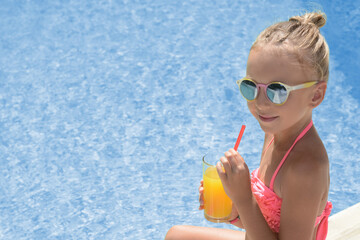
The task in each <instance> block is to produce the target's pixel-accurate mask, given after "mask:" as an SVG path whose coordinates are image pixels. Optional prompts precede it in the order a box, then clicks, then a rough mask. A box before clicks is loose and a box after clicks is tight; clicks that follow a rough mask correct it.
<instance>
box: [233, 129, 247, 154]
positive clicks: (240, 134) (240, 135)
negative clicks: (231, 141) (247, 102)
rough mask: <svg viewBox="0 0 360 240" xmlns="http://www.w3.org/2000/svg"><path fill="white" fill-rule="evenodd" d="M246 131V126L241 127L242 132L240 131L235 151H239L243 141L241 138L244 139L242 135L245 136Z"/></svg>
mask: <svg viewBox="0 0 360 240" xmlns="http://www.w3.org/2000/svg"><path fill="white" fill-rule="evenodd" d="M244 131H245V125H242V126H241V130H240V133H239V136H238V138H237V140H236V143H235V147H234V149H235V151H237V149H238V147H239V144H240V140H241V138H242V135H243V134H244Z"/></svg>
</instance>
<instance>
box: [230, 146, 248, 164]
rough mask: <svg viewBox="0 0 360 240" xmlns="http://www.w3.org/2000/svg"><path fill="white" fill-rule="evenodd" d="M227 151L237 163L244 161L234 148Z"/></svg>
mask: <svg viewBox="0 0 360 240" xmlns="http://www.w3.org/2000/svg"><path fill="white" fill-rule="evenodd" d="M229 152H230V153H231V154H232V155H233V156H234V157H235V159H236V161H237V163H240V162H245V161H244V158H243V157H242V156H241V155H240V154H239V153H238V152H237V151H235V149H233V148H231V149H230V150H229Z"/></svg>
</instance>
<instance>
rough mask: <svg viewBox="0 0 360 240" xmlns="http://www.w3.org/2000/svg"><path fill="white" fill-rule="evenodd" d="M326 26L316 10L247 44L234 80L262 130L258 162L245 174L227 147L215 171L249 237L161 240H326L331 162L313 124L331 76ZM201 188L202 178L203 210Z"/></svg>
mask: <svg viewBox="0 0 360 240" xmlns="http://www.w3.org/2000/svg"><path fill="white" fill-rule="evenodd" d="M325 22H326V16H325V14H323V13H321V12H313V13H306V14H304V15H303V16H295V17H292V18H290V19H289V21H285V22H280V23H277V24H274V25H272V26H270V27H268V28H267V29H265V30H264V31H263V32H262V33H261V34H260V35H259V36H258V38H257V39H256V41H255V43H254V44H253V45H252V47H251V50H250V54H249V57H248V62H247V68H246V77H245V78H243V79H241V80H238V81H237V84H238V85H239V88H240V92H241V94H242V95H243V97H244V98H245V99H246V100H247V102H248V107H249V110H250V112H251V113H252V114H253V115H254V117H255V119H256V120H257V121H258V122H259V124H260V126H261V128H262V130H263V131H264V132H265V138H264V146H263V150H262V155H261V162H260V166H259V168H258V169H256V170H255V171H254V172H253V173H252V174H251V175H250V173H249V170H248V167H247V165H246V163H245V161H244V159H243V158H242V157H241V155H240V154H239V153H238V152H236V151H235V150H234V149H230V150H229V151H227V152H225V154H224V156H223V157H222V158H221V159H220V162H221V163H220V162H219V163H218V164H217V170H218V173H219V176H220V179H221V181H222V183H223V186H224V189H225V192H226V193H227V195H228V196H229V197H230V198H231V200H232V201H233V211H232V217H231V219H233V220H231V221H230V223H231V224H233V225H235V226H238V227H240V228H244V229H245V231H246V232H242V231H235V230H228V229H218V228H206V227H195V226H174V227H172V228H171V229H170V230H169V231H168V233H167V235H166V239H217V240H218V239H251V240H257V239H259V240H264V239H281V240H284V239H289V240H297V239H299V240H313V239H316V240H319V239H325V237H326V234H327V224H328V222H327V220H328V216H329V214H330V211H331V208H332V205H331V203H330V202H328V201H327V198H328V192H329V182H330V179H329V160H328V157H327V154H326V150H325V148H324V145H323V143H322V141H321V139H320V137H319V135H318V134H317V132H316V129H315V127H314V125H313V122H312V111H313V109H314V108H315V107H317V106H318V105H319V104H320V103H321V102H322V101H323V99H324V96H325V92H326V86H327V80H328V77H329V49H328V46H327V44H326V42H325V39H324V37H323V36H322V35H321V34H320V31H319V28H321V27H322V26H324V24H325ZM221 164H222V165H223V167H224V169H225V172H223V171H222V169H221ZM203 191H204V190H203V186H202V181H201V186H200V188H199V192H200V209H202V208H203Z"/></svg>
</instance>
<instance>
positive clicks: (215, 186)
mask: <svg viewBox="0 0 360 240" xmlns="http://www.w3.org/2000/svg"><path fill="white" fill-rule="evenodd" d="M219 159H220V157H219V158H216V157H214V155H213V154H206V155H205V156H203V158H202V165H203V180H204V183H203V186H204V216H205V218H206V219H207V220H208V221H211V222H216V223H220V222H228V221H229V220H230V219H229V217H230V214H231V210H232V202H231V199H230V198H229V197H228V196H227V195H226V193H225V191H224V188H223V186H222V183H221V180H220V178H219V175H218V173H217V170H216V166H215V165H214V164H215V163H216V162H217V161H219ZM211 163H214V164H211Z"/></svg>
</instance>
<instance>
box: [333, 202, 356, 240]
mask: <svg viewBox="0 0 360 240" xmlns="http://www.w3.org/2000/svg"><path fill="white" fill-rule="evenodd" d="M326 239H327V240H340V239H341V240H359V239H360V203H357V204H355V205H353V206H351V207H349V208H347V209H345V210H343V211H341V212H339V213H336V214H334V215H332V216H331V217H330V218H329V230H328V235H327V238H326Z"/></svg>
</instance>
